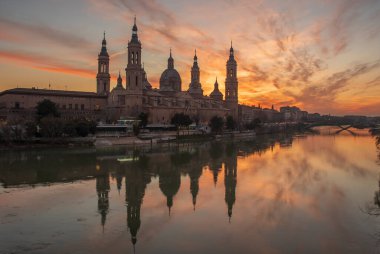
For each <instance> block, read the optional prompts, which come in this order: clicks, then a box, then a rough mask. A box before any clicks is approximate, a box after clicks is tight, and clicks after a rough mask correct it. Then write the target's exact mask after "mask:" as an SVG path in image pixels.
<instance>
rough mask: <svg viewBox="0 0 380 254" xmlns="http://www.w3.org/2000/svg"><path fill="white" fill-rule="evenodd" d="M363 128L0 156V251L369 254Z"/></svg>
mask: <svg viewBox="0 0 380 254" xmlns="http://www.w3.org/2000/svg"><path fill="white" fill-rule="evenodd" d="M379 172H380V154H379V148H378V147H377V146H376V140H375V138H374V137H371V136H370V135H369V134H368V130H354V131H351V132H348V131H341V132H339V130H338V129H332V128H325V129H321V132H320V134H313V135H312V134H308V135H302V136H300V135H299V136H291V135H288V136H284V135H278V136H267V137H258V138H256V139H253V140H246V141H235V142H207V143H202V144H181V145H173V144H172V145H170V146H169V145H163V146H161V147H156V148H153V149H150V148H145V149H141V150H133V149H131V148H124V147H117V148H108V149H97V150H95V149H77V148H71V149H48V150H33V151H10V152H4V151H2V152H1V154H0V181H1V182H2V186H1V187H0V220H1V226H0V238H1V240H0V252H1V253H105V252H107V253H133V251H135V252H136V253H377V252H378V249H379V248H380V246H379V242H380V227H379V218H377V217H376V216H374V215H369V214H368V213H372V214H373V213H376V212H377V211H380V208H378V206H377V205H376V204H374V198H375V192H376V191H378V190H379V182H378V181H379Z"/></svg>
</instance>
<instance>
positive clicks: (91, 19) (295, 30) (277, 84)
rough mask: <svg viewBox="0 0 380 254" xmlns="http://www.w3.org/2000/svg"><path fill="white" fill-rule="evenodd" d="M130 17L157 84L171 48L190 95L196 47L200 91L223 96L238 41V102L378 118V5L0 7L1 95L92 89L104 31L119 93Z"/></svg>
mask: <svg viewBox="0 0 380 254" xmlns="http://www.w3.org/2000/svg"><path fill="white" fill-rule="evenodd" d="M134 15H136V17H137V26H138V28H139V38H140V40H141V42H142V46H143V62H144V63H145V70H146V71H147V73H148V79H149V81H150V82H151V84H152V85H153V87H158V80H159V77H160V75H161V73H162V72H163V71H164V70H165V69H166V66H167V58H168V55H169V49H170V48H172V51H173V57H174V59H175V68H176V69H177V70H178V71H179V73H180V74H181V77H182V89H183V90H187V88H188V85H189V83H190V67H191V65H192V58H193V54H194V49H197V55H198V62H199V66H200V69H201V83H202V87H203V90H204V93H205V94H209V93H210V92H211V91H212V89H213V84H214V82H215V77H216V76H217V77H218V81H219V87H220V88H221V91H222V92H223V93H224V79H225V64H226V60H227V58H228V50H229V47H230V41H231V40H232V41H233V46H234V48H235V52H236V60H237V62H238V78H239V101H240V103H243V104H248V105H257V104H261V105H263V106H265V107H270V106H271V105H272V104H274V106H275V108H279V107H280V106H284V105H296V106H299V107H301V108H303V109H305V110H307V111H309V112H320V113H322V114H329V113H331V114H337V115H344V114H365V115H380V1H379V0H309V1H307V0H297V1H280V0H270V1H264V0H208V1H206V0H192V1H185V0H177V1H175V0H109V1H103V0H64V1H63V0H33V1H29V0H0V31H1V32H0V70H1V71H0V77H1V83H0V90H1V91H2V90H5V89H10V88H14V87H38V88H48V85H49V82H50V84H51V86H52V89H67V90H79V91H95V89H96V80H95V76H96V71H97V54H98V53H99V51H100V46H101V40H102V37H103V31H104V30H105V31H106V38H107V43H108V45H107V46H108V52H109V53H110V56H111V60H110V68H111V76H112V78H113V80H112V81H111V87H114V86H115V85H116V80H115V78H116V76H117V74H118V72H119V70H121V71H122V74H123V78H124V80H125V72H124V69H125V67H126V62H127V58H126V46H127V43H128V40H129V39H130V36H131V28H132V25H133V17H134ZM124 84H125V81H124Z"/></svg>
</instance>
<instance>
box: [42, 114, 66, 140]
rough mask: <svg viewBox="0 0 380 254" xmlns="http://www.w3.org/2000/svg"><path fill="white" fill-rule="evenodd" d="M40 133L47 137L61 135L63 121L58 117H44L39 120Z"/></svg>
mask: <svg viewBox="0 0 380 254" xmlns="http://www.w3.org/2000/svg"><path fill="white" fill-rule="evenodd" d="M40 128H41V135H42V136H43V137H48V138H56V137H62V134H63V123H62V121H61V119H60V118H55V117H52V116H49V117H44V118H42V119H41V121H40Z"/></svg>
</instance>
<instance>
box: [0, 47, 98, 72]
mask: <svg viewBox="0 0 380 254" xmlns="http://www.w3.org/2000/svg"><path fill="white" fill-rule="evenodd" d="M1 59H6V60H11V61H14V62H17V63H19V64H21V65H24V66H27V67H32V68H34V69H38V70H43V71H49V72H60V73H67V74H70V75H77V76H81V77H87V78H89V77H91V78H94V77H95V76H96V72H95V71H94V70H91V69H86V68H80V67H74V66H72V65H67V64H62V63H61V62H60V61H59V60H58V59H54V58H51V57H47V56H42V55H40V54H38V55H36V54H31V53H27V52H10V51H1V50H0V60H1Z"/></svg>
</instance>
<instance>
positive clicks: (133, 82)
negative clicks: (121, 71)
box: [125, 17, 144, 92]
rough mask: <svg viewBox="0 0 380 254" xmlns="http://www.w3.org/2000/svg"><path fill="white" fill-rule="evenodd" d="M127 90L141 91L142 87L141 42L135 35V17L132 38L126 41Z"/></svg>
mask: <svg viewBox="0 0 380 254" xmlns="http://www.w3.org/2000/svg"><path fill="white" fill-rule="evenodd" d="M125 73H126V77H127V90H129V91H134V92H141V91H142V89H143V73H144V70H143V68H142V65H141V42H140V40H139V38H138V35H137V25H136V17H135V20H134V25H133V28H132V38H131V40H130V41H129V42H128V64H127V68H125Z"/></svg>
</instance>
